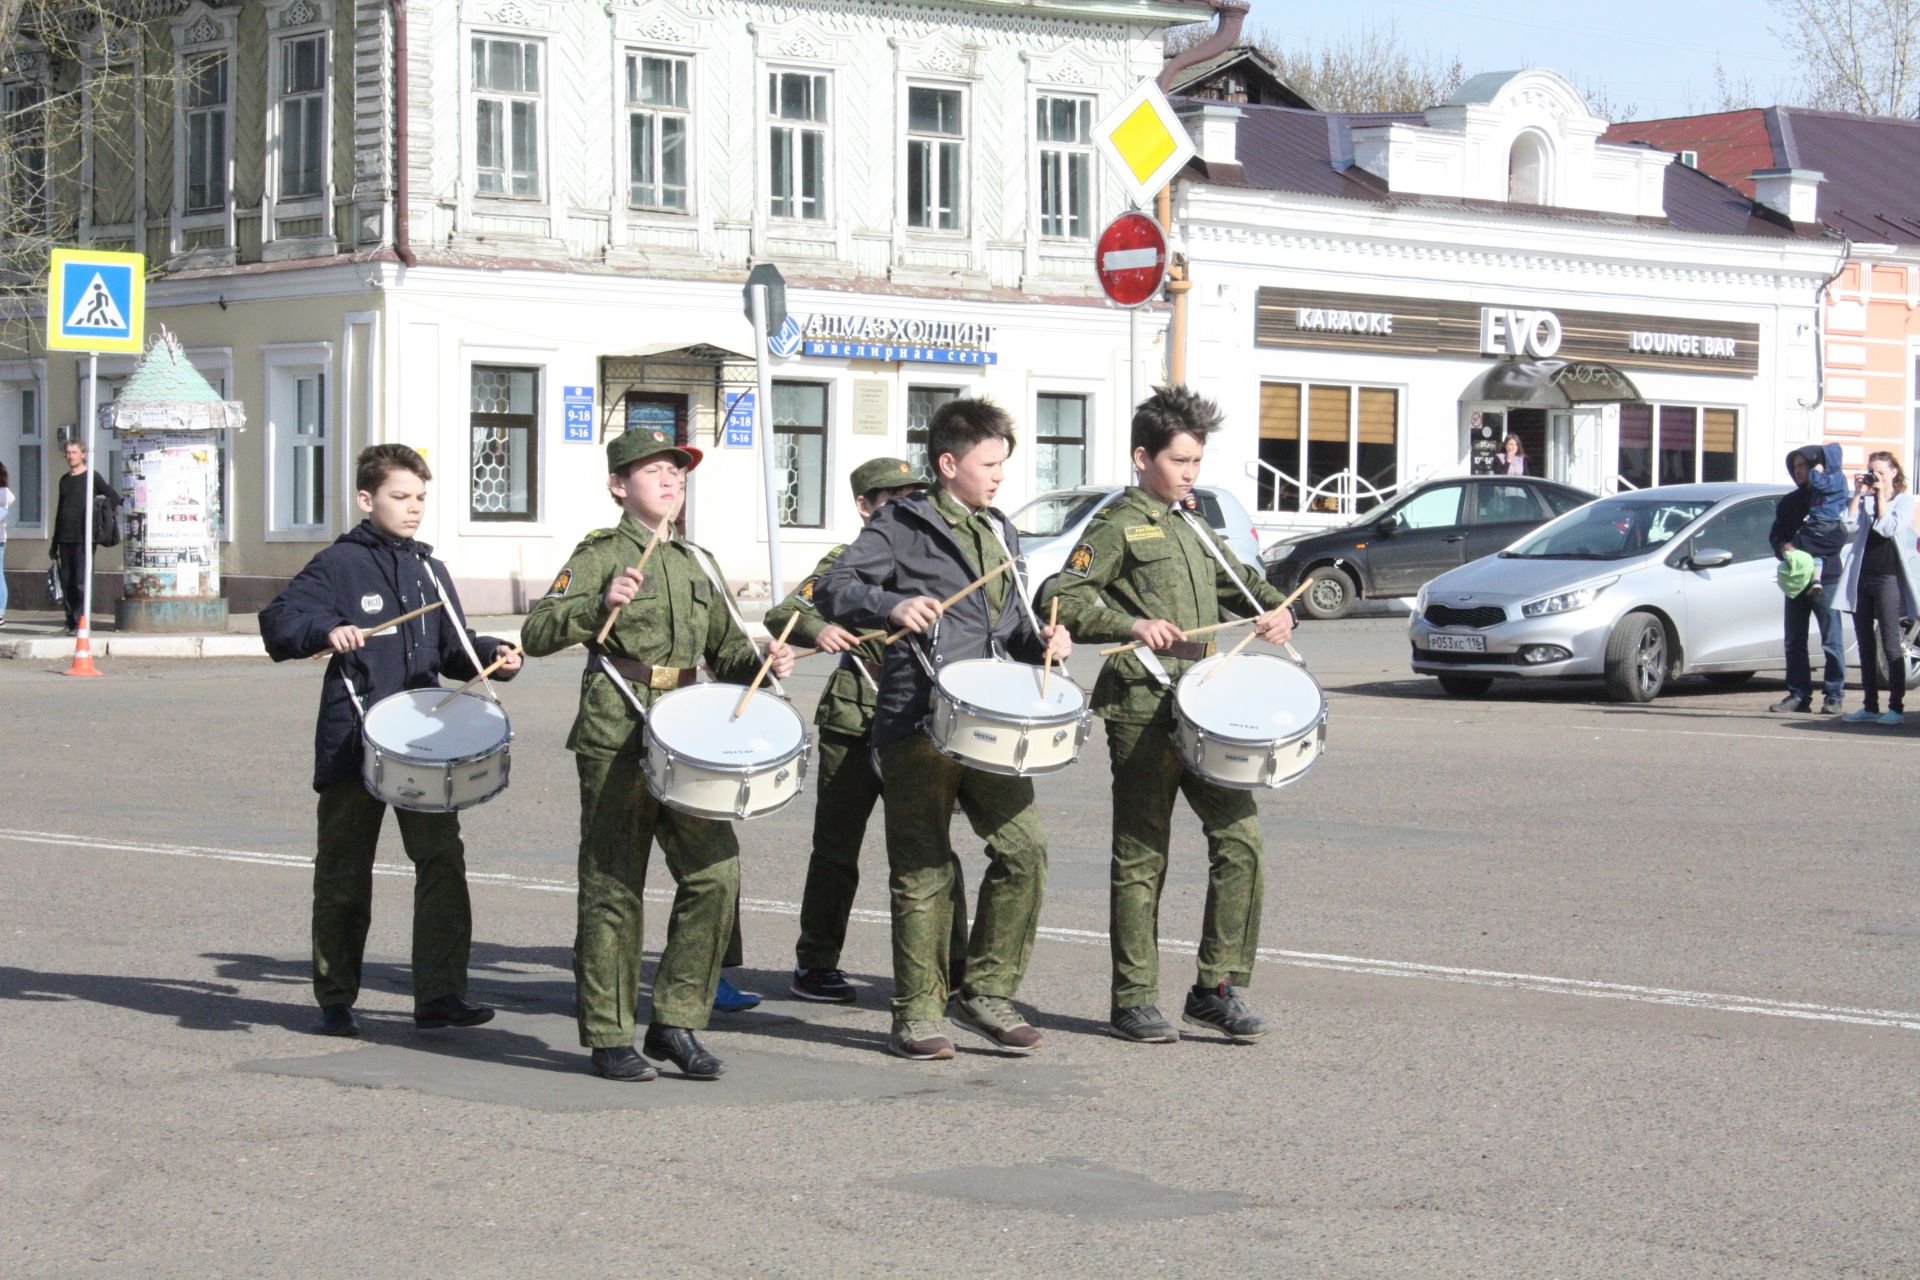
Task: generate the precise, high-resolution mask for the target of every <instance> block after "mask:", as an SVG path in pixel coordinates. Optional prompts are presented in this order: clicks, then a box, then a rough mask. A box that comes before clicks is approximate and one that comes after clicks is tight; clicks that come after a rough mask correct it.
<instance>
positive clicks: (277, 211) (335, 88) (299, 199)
mask: <svg viewBox="0 0 1920 1280" xmlns="http://www.w3.org/2000/svg"><path fill="white" fill-rule="evenodd" d="M333 17H334V12H333V0H281V2H280V3H269V4H268V6H267V93H266V102H265V107H264V114H263V119H262V125H261V127H262V130H263V135H264V138H265V144H266V145H265V146H264V147H263V148H262V156H263V158H262V160H261V163H262V164H263V165H265V166H266V172H265V173H264V174H263V175H262V183H261V188H260V189H261V192H262V196H261V205H262V208H261V211H260V212H261V218H260V236H261V240H262V254H261V256H262V257H266V258H276V257H284V256H289V255H288V254H287V252H286V250H287V249H288V248H293V249H294V255H293V256H297V255H298V253H299V252H300V251H301V250H302V249H307V248H310V247H312V246H315V245H316V244H319V245H320V246H321V247H324V248H326V249H328V250H331V249H332V248H333V247H334V241H335V237H336V235H337V227H336V223H335V219H334V207H333V202H334V195H335V189H334V173H333V170H334V152H335V150H336V146H337V139H336V136H335V135H336V130H335V122H334V105H335V104H334V98H335V95H336V94H337V93H338V92H339V86H340V82H339V78H338V74H337V68H338V66H339V59H338V53H339V49H338V45H339V39H338V35H337V33H336V32H335V31H334V27H333ZM313 36H321V37H323V38H324V39H325V40H326V42H327V44H326V50H325V56H324V57H323V58H322V60H321V66H322V70H321V81H320V102H321V109H320V154H321V181H320V190H319V191H318V192H317V193H315V194H313V195H305V196H293V197H286V196H283V195H282V194H281V192H280V148H281V146H282V145H283V143H284V141H285V139H284V138H283V136H282V132H281V127H280V120H281V113H280V101H281V97H282V95H283V94H284V92H285V75H286V65H285V64H286V59H285V55H284V49H285V47H286V45H287V44H288V43H290V42H291V41H294V40H302V39H308V38H311V37H313ZM315 217H317V218H319V219H320V230H319V233H318V234H317V235H306V236H293V237H285V236H282V234H281V232H280V226H279V224H280V222H281V221H282V220H286V221H294V220H302V221H304V220H306V219H309V218H315ZM276 242H279V243H280V244H281V245H282V251H281V252H278V253H276V252H274V251H272V250H271V249H269V248H267V246H269V245H273V244H275V243H276Z"/></svg>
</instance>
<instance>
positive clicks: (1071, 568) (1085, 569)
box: [1067, 542, 1093, 578]
mask: <svg viewBox="0 0 1920 1280" xmlns="http://www.w3.org/2000/svg"><path fill="white" fill-rule="evenodd" d="M1067 572H1068V573H1071V574H1073V575H1074V576H1075V577H1077V578H1086V577H1091V576H1092V575H1093V544H1092V543H1091V542H1083V543H1081V544H1080V545H1079V546H1077V547H1075V548H1074V549H1073V554H1072V555H1070V556H1068V557H1067Z"/></svg>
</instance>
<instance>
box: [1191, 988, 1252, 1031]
mask: <svg viewBox="0 0 1920 1280" xmlns="http://www.w3.org/2000/svg"><path fill="white" fill-rule="evenodd" d="M1180 1020H1181V1021H1182V1022H1185V1023H1187V1024H1189V1025H1191V1026H1195V1027H1211V1028H1213V1029H1214V1030H1215V1031H1220V1032H1224V1033H1225V1034H1226V1035H1228V1036H1230V1037H1231V1038H1233V1039H1235V1040H1258V1039H1259V1038H1260V1037H1261V1036H1263V1035H1265V1034H1267V1020H1266V1019H1265V1018H1263V1017H1261V1016H1260V1015H1259V1014H1257V1013H1255V1012H1254V1011H1253V1010H1251V1009H1249V1008H1247V1002H1246V1001H1244V1000H1242V999H1241V998H1240V994H1239V993H1238V992H1236V991H1235V990H1234V989H1233V987H1232V986H1230V985H1229V984H1227V983H1225V982H1223V983H1221V984H1220V985H1219V986H1218V987H1195V988H1193V990H1191V991H1189V992H1187V1007H1186V1010H1185V1012H1184V1013H1182V1015H1181V1017H1180Z"/></svg>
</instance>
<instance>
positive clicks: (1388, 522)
mask: <svg viewBox="0 0 1920 1280" xmlns="http://www.w3.org/2000/svg"><path fill="white" fill-rule="evenodd" d="M1373 531H1374V533H1375V534H1377V535H1378V536H1380V537H1382V538H1391V537H1392V536H1393V535H1394V534H1396V533H1398V532H1400V518H1399V517H1398V516H1388V517H1387V518H1386V519H1384V520H1382V521H1380V522H1379V523H1378V524H1376V525H1374V526H1373Z"/></svg>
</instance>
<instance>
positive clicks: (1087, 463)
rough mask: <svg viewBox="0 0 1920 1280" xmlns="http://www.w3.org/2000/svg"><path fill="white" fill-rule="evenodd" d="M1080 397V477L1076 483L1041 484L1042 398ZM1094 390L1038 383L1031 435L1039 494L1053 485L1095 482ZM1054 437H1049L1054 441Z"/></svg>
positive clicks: (1074, 485)
mask: <svg viewBox="0 0 1920 1280" xmlns="http://www.w3.org/2000/svg"><path fill="white" fill-rule="evenodd" d="M1047 399H1053V400H1078V401H1079V402H1080V478H1079V479H1078V480H1076V481H1074V482H1073V483H1072V484H1068V485H1059V484H1053V485H1048V486H1046V487H1045V488H1043V487H1042V486H1041V478H1040V449H1041V445H1042V441H1041V438H1040V402H1041V401H1042V400H1047ZM1093 408H1094V402H1093V392H1092V391H1090V390H1086V389H1082V388H1073V389H1068V388H1065V387H1036V388H1035V389H1034V392H1033V417H1032V418H1030V419H1029V421H1031V422H1032V423H1033V430H1032V431H1031V432H1029V433H1028V434H1029V436H1030V438H1031V439H1032V442H1033V492H1034V494H1035V495H1036V496H1038V495H1039V494H1042V493H1046V492H1048V490H1049V489H1053V488H1069V489H1076V488H1079V487H1081V486H1083V485H1089V484H1092V483H1094V472H1093V435H1094V429H1093ZM1053 439H1054V438H1049V440H1048V441H1047V443H1049V444H1051V443H1052V440H1053Z"/></svg>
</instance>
